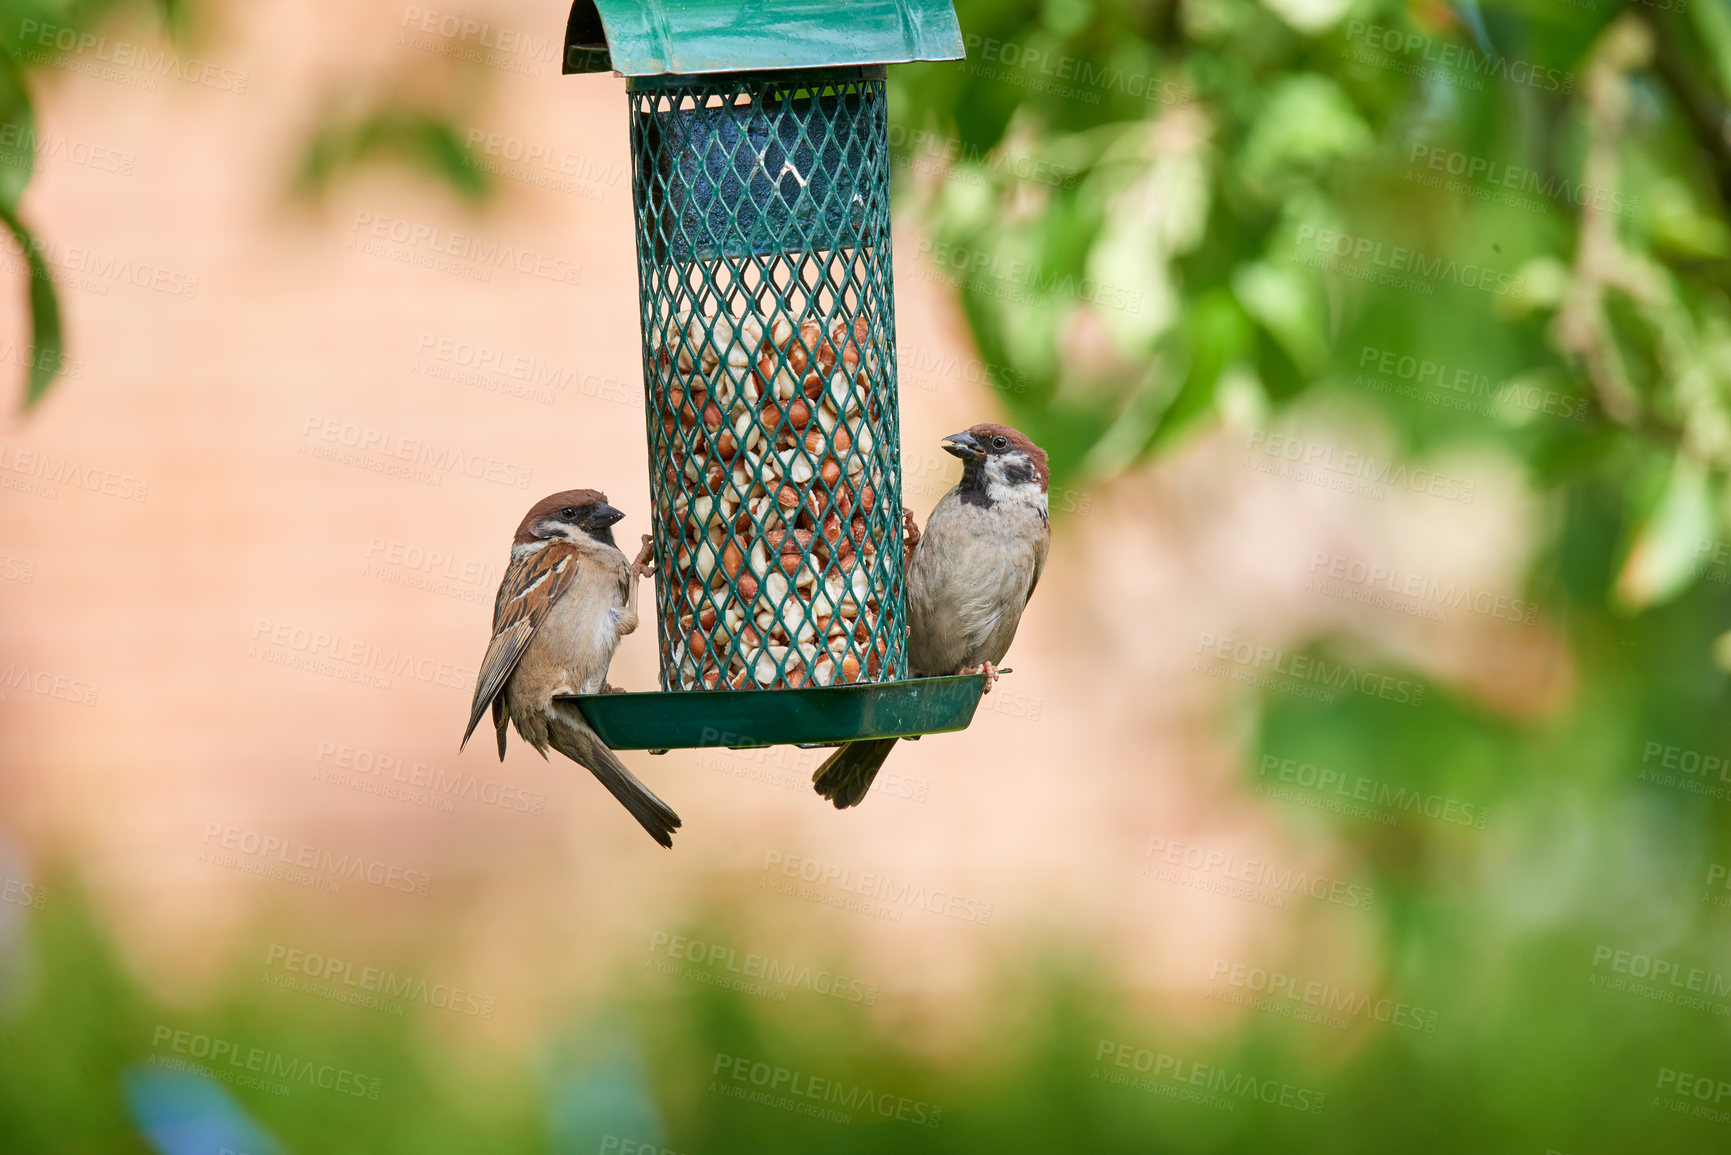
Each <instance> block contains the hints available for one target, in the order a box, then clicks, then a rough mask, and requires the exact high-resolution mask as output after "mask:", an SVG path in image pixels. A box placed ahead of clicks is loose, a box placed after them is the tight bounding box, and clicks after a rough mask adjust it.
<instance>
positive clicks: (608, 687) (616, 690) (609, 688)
mask: <svg viewBox="0 0 1731 1155" xmlns="http://www.w3.org/2000/svg"><path fill="white" fill-rule="evenodd" d="M601 692H602V693H603V694H629V693H630V692H631V691H629V690H627V689H626V688H625V687H624V686H615V685H612V684H611V683H608V682H602V683H601Z"/></svg>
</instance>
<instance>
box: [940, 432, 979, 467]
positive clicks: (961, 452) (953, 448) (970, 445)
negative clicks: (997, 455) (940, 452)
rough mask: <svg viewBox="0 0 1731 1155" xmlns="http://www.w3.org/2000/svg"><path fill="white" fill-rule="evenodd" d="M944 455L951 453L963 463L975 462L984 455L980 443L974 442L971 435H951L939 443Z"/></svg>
mask: <svg viewBox="0 0 1731 1155" xmlns="http://www.w3.org/2000/svg"><path fill="white" fill-rule="evenodd" d="M939 444H941V445H942V446H943V447H944V452H945V453H952V454H954V455H955V456H957V457H959V458H961V459H962V460H963V461H977V460H979V459H980V458H982V457H984V456H985V455H986V451H985V450H984V449H982V448H981V447H980V443H979V442H978V441H975V440H974V435H973V434H972V433H952V434H950V435H949V436H948V437H946V438H944V439H943V441H941V442H939Z"/></svg>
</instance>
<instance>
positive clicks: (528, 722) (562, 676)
mask: <svg viewBox="0 0 1731 1155" xmlns="http://www.w3.org/2000/svg"><path fill="white" fill-rule="evenodd" d="M624 516H625V515H624V514H623V513H621V512H619V511H618V510H617V509H614V508H613V507H612V506H611V505H608V504H607V495H606V494H604V493H599V492H597V491H596V490H593V489H568V490H566V491H564V492H563V493H555V494H553V495H552V496H550V497H544V498H542V499H541V500H540V501H538V502H536V503H535V505H534V506H533V508H531V509H530V510H529V512H528V514H527V515H526V516H525V517H524V518H523V522H522V524H521V525H519V526H518V527H517V536H516V537H515V538H514V539H512V542H511V563H510V565H508V566H507V567H506V568H505V577H504V580H503V581H501V582H500V583H499V596H498V598H497V600H496V601H495V602H494V603H493V640H492V641H491V642H489V643H488V644H487V656H486V657H484V658H482V659H481V672H480V674H479V676H477V677H476V679H475V701H474V704H473V706H472V707H471V709H470V711H469V728H468V729H467V730H465V731H463V745H464V746H467V745H468V744H469V737H470V735H472V734H474V732H475V727H476V726H477V725H478V724H479V723H480V721H481V715H482V714H483V713H485V712H486V710H487V707H488V706H492V708H493V727H494V729H495V730H497V731H498V736H499V760H500V761H501V762H503V761H504V760H505V721H506V719H510V721H511V722H512V723H514V724H515V725H516V727H517V733H518V735H519V736H520V737H522V739H523V741H525V742H527V743H529V745H531V746H533V747H534V748H535V750H536V752H537V753H539V754H540V755H541V757H543V758H545V757H546V756H547V747H548V746H552V747H553V749H555V750H557V751H559V753H561V754H563V755H565V757H567V758H569V759H571V760H572V761H573V762H575V763H577V764H578V765H579V766H582V767H584V768H585V769H587V770H588V771H589V772H590V773H591V774H593V775H595V777H597V778H599V779H600V780H601V785H603V786H605V787H607V789H608V791H609V792H611V793H612V795H613V797H615V798H617V799H618V800H619V801H620V803H621V804H622V805H623V806H624V807H625V809H627V810H629V811H630V812H631V816H632V817H633V818H635V819H637V821H638V822H639V823H641V824H642V826H643V829H645V830H647V831H648V832H649V836H650V837H651V838H653V839H655V841H657V842H659V843H661V845H663V846H667V847H671V846H672V845H673V831H674V830H676V829H678V827H679V815H677V814H675V813H674V812H673V811H672V810H671V809H670V808H669V807H668V805H667V804H666V803H665V802H663V801H661V799H659V798H657V797H656V796H655V795H654V794H652V793H650V791H649V789H648V788H647V787H646V786H644V785H643V783H641V782H639V781H638V780H637V778H636V777H635V776H633V775H632V773H631V771H629V770H627V769H626V768H625V765H624V763H622V762H620V761H619V759H618V757H617V756H616V755H614V753H613V751H612V750H610V749H608V747H607V744H606V743H604V742H602V741H601V738H600V736H599V735H597V734H596V733H595V731H593V730H591V729H590V728H589V725H588V723H586V722H585V721H584V720H583V715H582V714H581V713H580V712H579V711H578V710H577V709H575V708H574V707H572V706H570V705H568V704H566V703H561V702H555V701H554V700H553V698H554V695H556V694H595V693H608V692H613V688H612V687H611V686H608V685H607V667H608V665H609V664H610V663H611V662H612V661H613V651H614V650H616V649H618V648H619V639H620V638H622V637H624V636H625V635H626V634H629V633H630V632H631V631H633V630H635V629H636V628H637V584H638V582H639V581H640V580H641V579H642V578H643V576H644V575H645V574H646V573H647V572H649V567H650V561H649V558H650V546H649V536H648V535H647V534H645V535H644V537H643V550H642V552H640V553H639V554H638V555H637V560H636V561H634V562H631V563H629V564H627V562H626V561H625V555H624V554H623V553H621V552H620V550H619V547H618V545H616V544H615V543H614V540H613V526H614V524H615V523H617V522H618V521H619V519H620V518H622V517H624ZM460 748H461V747H459V749H460Z"/></svg>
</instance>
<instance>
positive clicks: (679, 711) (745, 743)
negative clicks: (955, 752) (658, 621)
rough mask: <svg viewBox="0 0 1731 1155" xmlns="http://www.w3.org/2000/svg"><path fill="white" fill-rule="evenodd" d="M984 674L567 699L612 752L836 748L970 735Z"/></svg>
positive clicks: (570, 696)
mask: <svg viewBox="0 0 1731 1155" xmlns="http://www.w3.org/2000/svg"><path fill="white" fill-rule="evenodd" d="M985 683H986V678H985V675H984V674H957V675H955V676H953V677H948V678H912V679H909V680H907V681H903V682H866V683H862V684H860V685H856V686H835V687H831V688H828V689H821V690H712V691H710V692H708V693H703V694H693V693H690V692H688V691H683V690H676V691H672V692H668V693H659V694H653V693H652V694H564V695H560V696H559V697H558V699H557V700H558V701H561V702H570V703H571V704H572V705H574V706H576V707H577V709H578V710H580V711H581V712H582V714H583V718H584V720H585V721H586V722H588V723H589V728H590V729H592V730H594V731H595V732H596V733H597V734H599V735H600V736H601V740H602V741H603V742H605V743H607V744H608V745H609V746H611V747H613V749H615V750H671V749H682V748H686V747H694V746H727V747H731V748H732V749H735V750H742V749H747V748H750V747H756V746H776V745H793V746H834V745H836V744H838V743H841V742H852V741H857V740H859V739H861V738H911V737H916V736H918V735H920V734H941V733H947V732H949V731H951V730H965V729H967V727H968V723H969V722H971V721H973V719H974V710H975V709H976V708H977V707H978V706H979V704H980V694H981V692H982V691H983V690H984V688H985Z"/></svg>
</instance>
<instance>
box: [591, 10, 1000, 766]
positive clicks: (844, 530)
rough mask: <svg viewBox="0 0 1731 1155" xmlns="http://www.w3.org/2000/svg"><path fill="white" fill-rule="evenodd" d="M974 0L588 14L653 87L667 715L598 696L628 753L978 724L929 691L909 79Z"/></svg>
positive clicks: (644, 137)
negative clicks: (897, 132) (904, 311)
mask: <svg viewBox="0 0 1731 1155" xmlns="http://www.w3.org/2000/svg"><path fill="white" fill-rule="evenodd" d="M962 55H963V52H962V38H961V30H960V28H959V27H958V26H957V23H956V15H955V11H954V9H953V8H951V6H950V3H949V0H848V2H846V3H840V2H837V0H755V2H747V3H740V2H739V0H680V2H678V3H669V2H667V0H578V2H577V4H576V6H575V7H574V8H573V9H572V11H571V19H570V23H569V25H568V27H567V30H566V50H565V71H566V72H567V73H571V72H600V71H608V70H612V71H615V72H618V73H621V74H623V75H624V76H625V77H626V78H627V86H626V92H627V100H628V105H629V120H630V132H631V166H632V202H633V206H634V210H635V214H636V237H637V285H638V298H639V303H640V311H641V320H642V331H643V379H644V396H645V404H646V407H647V410H648V418H649V420H648V431H649V460H650V472H649V478H650V497H651V502H652V505H653V511H652V515H651V516H652V524H651V532H652V535H653V538H654V549H655V562H656V572H657V578H656V583H655V588H656V611H657V612H656V626H657V630H658V633H659V637H660V656H661V692H660V693H648V694H607V695H575V696H572V698H571V699H570V700H571V701H573V702H575V703H576V704H577V706H578V708H579V709H581V710H582V711H583V714H584V716H585V717H586V718H587V719H588V720H589V722H590V724H591V725H592V726H593V727H594V728H595V730H596V732H597V733H598V734H600V735H601V737H602V738H603V740H605V741H606V742H607V743H608V744H609V745H611V746H613V747H615V748H618V749H668V748H672V747H682V746H714V745H735V746H757V745H772V744H778V743H801V744H807V745H816V744H824V743H834V742H839V741H846V740H849V739H857V738H872V737H888V736H892V735H895V736H912V735H917V734H922V733H935V732H939V731H945V730H959V729H962V728H964V727H965V726H967V724H968V722H969V721H970V720H971V719H972V717H973V713H974V710H975V708H976V707H977V706H978V704H979V698H980V692H981V688H982V684H983V680H982V679H981V678H980V677H978V676H973V677H966V676H958V677H951V678H920V679H912V680H909V679H907V656H906V655H907V607H906V590H905V585H904V564H903V550H902V503H901V443H900V430H899V409H898V404H897V399H896V346H895V303H894V294H893V292H892V284H893V282H892V277H891V268H890V196H889V186H890V154H889V121H888V110H887V107H886V100H885V91H884V71H885V66H886V65H888V64H892V63H897V62H902V61H911V60H954V59H959V58H960V57H961V56H962Z"/></svg>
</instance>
